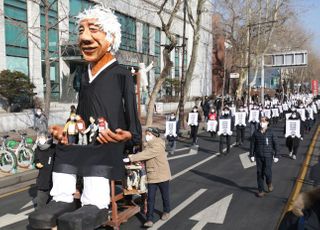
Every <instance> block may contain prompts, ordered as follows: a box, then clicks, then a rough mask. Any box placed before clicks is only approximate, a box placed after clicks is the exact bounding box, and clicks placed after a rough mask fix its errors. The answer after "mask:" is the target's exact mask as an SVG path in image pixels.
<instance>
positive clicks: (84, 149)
mask: <svg viewBox="0 0 320 230" xmlns="http://www.w3.org/2000/svg"><path fill="white" fill-rule="evenodd" d="M77 114H79V115H81V117H82V118H83V120H84V121H85V122H86V125H87V127H88V125H89V117H90V116H92V117H93V118H95V119H96V121H97V119H98V118H99V117H104V118H105V119H106V121H107V122H108V125H109V128H110V129H111V130H112V131H115V130H116V129H117V128H121V129H123V130H128V131H130V132H131V134H132V140H131V142H133V143H132V144H139V143H140V142H141V124H140V121H139V118H138V113H137V103H136V95H135V90H134V83H133V78H132V76H131V74H130V72H129V71H128V70H126V69H124V68H123V67H121V66H120V65H119V64H118V62H114V63H112V64H111V65H110V66H108V67H107V68H106V69H104V70H103V71H102V72H101V73H100V74H99V75H98V76H97V77H96V78H95V79H94V80H93V81H92V82H91V83H89V75H88V72H87V71H86V73H84V74H83V76H82V79H81V87H80V92H79V103H78V107H77ZM124 147H125V143H124V142H121V143H107V144H99V143H95V144H93V145H87V146H83V145H58V146H57V152H56V159H55V165H54V172H61V173H69V174H77V175H80V176H101V177H106V178H109V179H122V178H123V176H124V164H123V160H122V159H123V152H124Z"/></svg>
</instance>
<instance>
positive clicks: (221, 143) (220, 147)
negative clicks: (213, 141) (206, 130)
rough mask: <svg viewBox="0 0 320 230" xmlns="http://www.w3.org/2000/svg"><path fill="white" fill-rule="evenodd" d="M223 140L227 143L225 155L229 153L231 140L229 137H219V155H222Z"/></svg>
mask: <svg viewBox="0 0 320 230" xmlns="http://www.w3.org/2000/svg"><path fill="white" fill-rule="evenodd" d="M223 139H226V141H227V153H229V152H230V140H231V136H229V135H222V134H221V135H220V142H219V151H220V154H222V152H223Z"/></svg>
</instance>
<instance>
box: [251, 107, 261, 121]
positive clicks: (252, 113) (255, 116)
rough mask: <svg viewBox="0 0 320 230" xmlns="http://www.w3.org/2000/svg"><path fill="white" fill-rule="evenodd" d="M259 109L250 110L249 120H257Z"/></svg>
mask: <svg viewBox="0 0 320 230" xmlns="http://www.w3.org/2000/svg"><path fill="white" fill-rule="evenodd" d="M259 113H260V111H259V110H256V109H253V110H250V115H249V122H259Z"/></svg>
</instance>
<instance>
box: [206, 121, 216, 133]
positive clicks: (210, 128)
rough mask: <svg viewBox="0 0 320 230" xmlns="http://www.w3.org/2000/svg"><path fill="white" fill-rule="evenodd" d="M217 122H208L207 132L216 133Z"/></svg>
mask: <svg viewBox="0 0 320 230" xmlns="http://www.w3.org/2000/svg"><path fill="white" fill-rule="evenodd" d="M217 126H218V122H217V121H216V120H208V122H207V132H217Z"/></svg>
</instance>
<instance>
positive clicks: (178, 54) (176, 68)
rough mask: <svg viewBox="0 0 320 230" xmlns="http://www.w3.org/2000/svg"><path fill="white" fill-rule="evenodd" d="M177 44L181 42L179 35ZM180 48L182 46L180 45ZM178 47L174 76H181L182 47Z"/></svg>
mask: <svg viewBox="0 0 320 230" xmlns="http://www.w3.org/2000/svg"><path fill="white" fill-rule="evenodd" d="M177 44H179V37H178V36H177ZM179 48H180V47H179ZM179 48H176V49H175V52H174V76H175V77H176V78H179V77H180V52H179V51H180V49H179Z"/></svg>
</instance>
